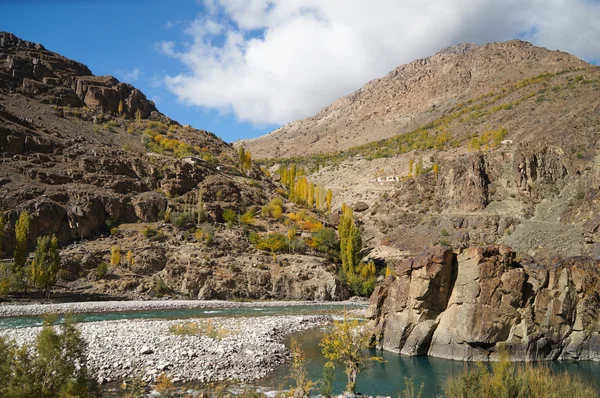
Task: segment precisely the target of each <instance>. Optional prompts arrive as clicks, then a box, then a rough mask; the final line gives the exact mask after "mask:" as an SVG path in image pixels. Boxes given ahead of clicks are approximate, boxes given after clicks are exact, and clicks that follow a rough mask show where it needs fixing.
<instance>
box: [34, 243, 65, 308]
mask: <svg viewBox="0 0 600 398" xmlns="http://www.w3.org/2000/svg"><path fill="white" fill-rule="evenodd" d="M59 269H60V254H59V252H58V240H57V239H56V236H55V235H52V237H50V236H47V235H46V236H40V237H39V238H38V240H37V247H36V249H35V255H34V257H33V261H32V262H31V269H30V270H31V282H32V284H33V287H34V288H35V289H39V290H44V292H45V296H46V298H48V297H49V296H50V289H51V288H52V286H54V284H56V276H57V275H58V270H59Z"/></svg>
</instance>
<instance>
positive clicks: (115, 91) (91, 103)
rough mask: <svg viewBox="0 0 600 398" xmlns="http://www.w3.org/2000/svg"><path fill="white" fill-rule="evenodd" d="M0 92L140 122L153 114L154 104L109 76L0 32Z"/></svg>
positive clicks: (134, 89) (138, 91)
mask: <svg viewBox="0 0 600 398" xmlns="http://www.w3.org/2000/svg"><path fill="white" fill-rule="evenodd" d="M0 60H3V61H4V62H1V63H0V89H1V88H10V89H15V90H19V91H20V92H22V93H24V94H27V95H31V96H34V97H36V98H38V99H39V100H40V102H42V103H46V104H54V105H58V106H71V107H81V106H87V107H88V108H90V109H92V110H97V111H101V112H107V113H109V112H110V113H117V111H118V108H119V103H120V102H122V105H123V113H124V114H125V115H127V116H128V117H134V116H135V115H136V112H138V111H139V112H140V116H141V117H142V118H149V117H151V116H152V115H153V112H154V114H155V115H156V118H160V116H162V115H160V114H159V113H158V110H157V109H156V107H155V105H154V103H153V102H152V101H149V100H148V99H146V96H145V95H144V94H143V93H142V92H141V91H140V90H138V89H136V88H135V87H133V86H131V85H130V84H125V83H121V82H119V81H118V80H117V79H115V78H114V77H112V76H93V75H92V72H91V71H90V70H89V69H88V67H87V66H85V65H83V64H81V63H79V62H76V61H73V60H70V59H68V58H65V57H63V56H61V55H59V54H56V53H53V52H51V51H48V50H46V49H45V48H44V46H42V45H41V44H36V43H32V42H29V41H26V40H21V39H19V38H18V37H16V36H15V35H13V34H11V33H7V32H0Z"/></svg>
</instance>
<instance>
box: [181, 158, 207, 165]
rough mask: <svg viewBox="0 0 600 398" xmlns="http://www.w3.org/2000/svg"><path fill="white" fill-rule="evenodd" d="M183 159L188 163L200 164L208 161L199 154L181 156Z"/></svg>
mask: <svg viewBox="0 0 600 398" xmlns="http://www.w3.org/2000/svg"><path fill="white" fill-rule="evenodd" d="M181 161H182V162H183V163H188V164H200V163H204V162H206V160H204V159H202V158H199V157H198V156H186V157H184V158H181Z"/></svg>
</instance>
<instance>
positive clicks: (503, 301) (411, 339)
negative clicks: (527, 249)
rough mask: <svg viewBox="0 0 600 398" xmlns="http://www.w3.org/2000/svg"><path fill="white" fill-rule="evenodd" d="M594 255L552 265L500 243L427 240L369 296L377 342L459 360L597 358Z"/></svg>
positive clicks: (599, 292) (599, 282)
mask: <svg viewBox="0 0 600 398" xmlns="http://www.w3.org/2000/svg"><path fill="white" fill-rule="evenodd" d="M599 277H600V274H599V271H598V262H597V261H596V260H593V259H591V258H588V257H571V258H566V259H564V260H557V261H554V262H551V263H539V262H536V261H535V259H533V258H524V257H518V256H516V254H515V253H514V252H513V251H512V250H510V249H509V248H508V247H506V246H487V247H480V248H467V249H465V250H459V251H457V252H453V251H452V250H451V249H449V248H444V247H440V246H437V247H434V248H432V249H430V250H428V251H425V252H423V253H421V254H420V255H418V256H416V257H414V258H409V259H407V260H405V261H402V262H401V263H400V264H398V266H397V267H396V268H395V270H394V275H393V276H390V277H388V278H387V279H386V280H385V282H384V283H383V284H382V285H380V286H378V287H377V288H376V290H375V292H374V293H373V295H372V297H371V302H370V306H369V311H368V313H369V314H368V316H369V317H370V318H371V319H372V320H371V321H370V323H371V325H372V326H373V327H374V330H375V333H376V335H375V339H376V342H377V345H378V346H379V347H380V348H383V349H385V350H389V351H394V352H398V353H401V354H402V355H409V356H413V355H431V356H435V357H440V358H447V359H456V360H477V361H479V360H484V361H486V360H496V359H498V358H499V357H500V356H501V355H503V354H507V355H508V356H509V358H510V359H511V360H555V359H559V360H595V361H600V335H599V333H598V330H599V326H600V312H599V307H598V305H599V304H600V279H599Z"/></svg>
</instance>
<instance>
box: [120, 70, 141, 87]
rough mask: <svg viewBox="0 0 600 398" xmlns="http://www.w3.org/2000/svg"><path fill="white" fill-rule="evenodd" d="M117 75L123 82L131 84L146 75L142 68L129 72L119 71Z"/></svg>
mask: <svg viewBox="0 0 600 398" xmlns="http://www.w3.org/2000/svg"><path fill="white" fill-rule="evenodd" d="M117 74H118V76H119V77H120V78H121V79H122V80H124V81H126V82H128V83H131V82H135V81H137V80H138V79H139V78H140V77H142V75H143V74H144V73H143V72H142V70H141V69H140V68H133V70H131V71H128V72H127V71H122V70H119V71H118V73H117Z"/></svg>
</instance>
